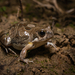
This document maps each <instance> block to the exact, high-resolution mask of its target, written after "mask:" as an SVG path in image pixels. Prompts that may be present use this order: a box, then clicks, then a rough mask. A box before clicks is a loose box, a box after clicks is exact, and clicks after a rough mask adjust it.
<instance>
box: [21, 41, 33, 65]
mask: <svg viewBox="0 0 75 75" xmlns="http://www.w3.org/2000/svg"><path fill="white" fill-rule="evenodd" d="M32 46H33V43H32V42H30V43H29V44H27V45H26V46H25V47H24V48H23V49H22V51H21V53H20V60H21V61H23V62H25V63H27V64H28V62H33V61H29V59H25V57H26V55H27V50H29V49H31V48H32Z"/></svg>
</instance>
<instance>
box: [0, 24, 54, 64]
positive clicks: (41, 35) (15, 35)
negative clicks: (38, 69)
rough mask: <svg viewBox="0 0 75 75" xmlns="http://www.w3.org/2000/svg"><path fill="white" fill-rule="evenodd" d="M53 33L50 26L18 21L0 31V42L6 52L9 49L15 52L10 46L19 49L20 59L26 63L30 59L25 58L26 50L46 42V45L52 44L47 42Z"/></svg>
mask: <svg viewBox="0 0 75 75" xmlns="http://www.w3.org/2000/svg"><path fill="white" fill-rule="evenodd" d="M53 35H54V34H53V32H52V30H51V28H50V26H47V25H33V24H25V23H19V24H17V25H13V26H11V27H10V28H8V29H6V30H4V31H2V32H1V33H0V42H1V43H2V46H3V47H4V48H5V50H6V52H8V50H10V51H12V52H13V53H14V54H16V53H15V52H14V51H13V50H11V49H10V46H12V47H13V48H15V49H17V50H21V53H20V60H21V61H23V62H25V63H28V62H32V61H29V60H28V59H25V57H26V54H27V51H28V50H31V49H34V48H37V47H40V46H42V45H44V44H46V43H47V45H49V44H50V45H53V43H51V42H49V40H50V39H51V38H52V37H53ZM53 46H54V45H53ZM54 47H55V46H54Z"/></svg>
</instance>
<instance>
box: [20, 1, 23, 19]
mask: <svg viewBox="0 0 75 75" xmlns="http://www.w3.org/2000/svg"><path fill="white" fill-rule="evenodd" d="M19 3H20V10H21V20H23V7H22V0H19Z"/></svg>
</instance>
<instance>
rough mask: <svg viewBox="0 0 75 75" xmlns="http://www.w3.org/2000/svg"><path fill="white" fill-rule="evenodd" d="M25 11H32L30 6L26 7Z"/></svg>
mask: <svg viewBox="0 0 75 75" xmlns="http://www.w3.org/2000/svg"><path fill="white" fill-rule="evenodd" d="M25 10H26V12H27V13H28V12H29V11H30V10H31V7H30V4H27V5H26V8H25Z"/></svg>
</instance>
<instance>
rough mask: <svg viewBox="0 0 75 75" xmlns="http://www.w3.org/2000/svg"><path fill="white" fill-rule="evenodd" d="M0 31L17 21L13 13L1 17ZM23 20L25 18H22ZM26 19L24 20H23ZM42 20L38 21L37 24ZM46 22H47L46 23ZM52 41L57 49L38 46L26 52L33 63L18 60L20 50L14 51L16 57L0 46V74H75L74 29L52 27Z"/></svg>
mask: <svg viewBox="0 0 75 75" xmlns="http://www.w3.org/2000/svg"><path fill="white" fill-rule="evenodd" d="M1 19H2V22H0V31H2V30H5V29H7V28H9V27H10V26H12V25H13V23H15V24H16V23H17V22H19V21H18V20H17V18H16V16H15V15H10V16H9V17H8V18H5V17H2V18H1ZM24 20H25V19H24ZM25 21H26V20H25ZM43 22H44V21H40V22H38V23H39V24H41V23H43ZM46 24H47V23H46ZM53 32H54V37H53V39H52V42H53V43H54V44H55V45H56V47H57V50H55V48H53V47H52V46H50V47H48V48H47V47H45V46H42V47H39V48H37V49H34V50H31V51H30V52H28V56H27V58H29V59H30V60H33V61H34V63H29V64H25V63H23V62H20V61H19V60H18V57H19V55H20V51H16V52H17V54H18V57H16V56H15V55H14V54H12V53H11V52H9V53H8V54H7V53H6V52H5V50H4V49H3V48H2V47H1V46H0V74H1V75H27V74H28V75H75V30H74V28H72V27H70V26H67V27H63V28H58V27H55V26H54V28H53Z"/></svg>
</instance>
